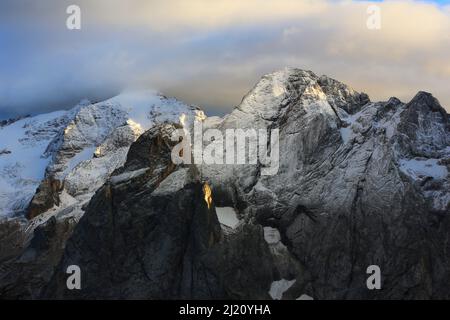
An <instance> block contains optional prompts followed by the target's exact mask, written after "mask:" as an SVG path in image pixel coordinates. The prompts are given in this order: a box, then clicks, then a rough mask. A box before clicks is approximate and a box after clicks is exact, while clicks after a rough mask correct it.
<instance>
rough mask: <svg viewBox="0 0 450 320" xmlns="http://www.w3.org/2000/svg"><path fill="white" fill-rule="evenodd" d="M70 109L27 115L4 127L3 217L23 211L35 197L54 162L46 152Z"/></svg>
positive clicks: (0, 162)
mask: <svg viewBox="0 0 450 320" xmlns="http://www.w3.org/2000/svg"><path fill="white" fill-rule="evenodd" d="M66 113H67V112H66V111H57V112H52V113H47V114H42V115H39V116H35V117H32V118H25V119H22V120H19V121H17V122H14V123H12V124H10V125H7V126H4V127H2V128H0V149H7V150H8V151H10V152H11V153H9V154H2V155H0V217H4V216H8V215H11V214H14V213H15V212H20V211H21V210H23V209H24V208H25V207H26V206H27V205H28V202H29V201H30V200H31V198H32V196H33V194H34V192H35V191H36V188H37V187H38V185H39V183H40V181H41V180H42V178H44V173H45V168H46V167H47V165H48V164H49V162H50V160H51V159H50V158H49V157H44V156H43V154H44V152H45V150H46V148H47V146H48V144H49V142H50V141H51V140H52V139H53V138H54V136H55V135H56V134H57V133H58V130H60V129H61V128H62V127H63V125H64V124H65V121H64V117H65V115H66Z"/></svg>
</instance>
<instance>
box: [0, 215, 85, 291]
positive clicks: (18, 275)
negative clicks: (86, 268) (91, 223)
mask: <svg viewBox="0 0 450 320" xmlns="http://www.w3.org/2000/svg"><path fill="white" fill-rule="evenodd" d="M75 225H76V222H75V221H73V219H58V220H57V219H56V218H54V217H53V218H51V219H49V220H48V221H47V223H46V224H43V225H40V226H38V227H37V228H36V229H35V230H34V232H33V233H31V234H30V233H29V232H28V230H27V229H26V228H25V227H24V225H23V224H21V223H20V222H19V221H17V220H9V221H4V222H2V223H1V224H0V253H1V255H0V298H1V299H38V298H39V297H40V296H41V294H42V290H43V289H44V288H45V286H46V285H47V284H48V282H49V281H50V278H51V276H52V274H53V271H54V268H55V267H56V266H57V265H58V263H59V261H60V260H61V256H62V253H63V250H64V245H65V242H66V241H67V239H68V238H69V237H70V235H71V234H72V231H73V228H74V227H75Z"/></svg>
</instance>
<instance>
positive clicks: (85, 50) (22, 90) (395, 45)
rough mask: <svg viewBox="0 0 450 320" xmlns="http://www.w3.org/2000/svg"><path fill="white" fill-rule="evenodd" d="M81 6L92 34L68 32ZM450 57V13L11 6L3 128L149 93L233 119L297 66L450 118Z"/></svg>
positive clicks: (406, 5)
mask: <svg viewBox="0 0 450 320" xmlns="http://www.w3.org/2000/svg"><path fill="white" fill-rule="evenodd" d="M370 3H376V5H378V6H379V7H380V8H381V29H380V30H369V29H368V28H367V25H366V21H367V18H368V17H369V16H368V14H367V8H368V6H369V5H370ZM71 4H76V5H78V6H79V7H80V8H81V22H82V25H81V26H82V28H81V30H68V29H67V28H66V19H67V17H68V14H66V8H67V7H68V6H69V5H71ZM449 57H450V5H449V1H412V0H411V1H376V2H375V1H373V2H365V1H338V0H329V1H328V0H311V1H309V0H165V1H161V0H159V1H148V0H146V1H144V0H123V1H119V0H96V1H87V0H78V1H75V0H70V1H65V0H58V1H56V0H54V1H50V0H40V1H32V0H28V1H24V0H1V2H0V118H1V117H6V116H13V115H17V114H25V113H32V114H36V113H42V112H47V111H50V110H55V109H62V108H69V107H71V106H73V105H74V104H76V103H77V101H79V100H80V99H82V98H89V99H91V100H99V99H104V98H107V97H110V96H112V95H115V94H117V93H119V92H120V91H121V90H123V89H126V88H140V87H146V88H152V89H156V90H159V91H161V92H163V93H165V94H167V95H171V96H176V97H177V98H179V99H181V100H184V101H186V102H188V103H192V104H197V105H200V106H202V107H203V108H205V109H206V110H207V113H208V114H223V113H225V112H228V111H229V110H230V109H231V108H232V107H234V106H235V105H237V104H239V102H240V101H241V99H242V96H243V95H244V94H245V93H246V92H247V91H248V90H249V89H251V88H252V86H253V85H254V84H255V83H256V82H257V81H258V79H259V78H260V77H261V76H262V75H264V74H266V73H269V72H272V71H274V70H277V69H280V68H283V67H285V66H291V67H298V68H303V69H308V70H312V71H314V72H316V73H317V74H326V75H329V76H331V77H333V78H336V79H338V80H340V81H343V82H345V83H348V84H350V85H351V86H352V87H354V88H355V89H356V90H358V91H364V92H367V93H368V94H369V95H370V97H371V99H372V100H387V99H388V98H389V97H391V96H397V97H399V98H400V99H402V100H404V101H408V100H409V99H411V98H412V96H414V94H415V93H416V92H417V91H419V90H425V91H429V92H431V93H433V94H434V95H435V96H436V97H437V98H438V99H439V100H440V101H441V104H442V105H443V106H444V107H446V109H447V110H450V58H449Z"/></svg>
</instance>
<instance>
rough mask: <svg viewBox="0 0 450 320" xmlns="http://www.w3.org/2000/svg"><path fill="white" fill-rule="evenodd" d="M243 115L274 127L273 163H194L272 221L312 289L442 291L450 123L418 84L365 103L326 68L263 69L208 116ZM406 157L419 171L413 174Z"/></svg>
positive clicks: (237, 202) (321, 292)
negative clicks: (226, 107)
mask: <svg viewBox="0 0 450 320" xmlns="http://www.w3.org/2000/svg"><path fill="white" fill-rule="evenodd" d="M335 95H337V96H335ZM212 127H214V126H212ZM240 127H243V128H260V127H263V128H269V129H271V128H279V130H280V168H279V171H278V173H277V174H276V175H274V176H260V174H259V170H260V168H259V167H257V166H249V165H244V166H217V165H209V166H206V165H203V166H202V167H201V168H200V171H201V174H202V175H203V176H204V177H206V178H208V180H209V181H211V184H212V188H213V192H214V193H217V194H222V195H223V197H224V198H227V199H229V200H228V201H232V203H231V204H230V203H229V205H234V206H236V207H238V208H240V213H241V215H242V216H244V217H246V219H250V220H251V219H254V220H255V221H257V222H258V223H261V224H263V225H270V226H275V227H277V228H279V229H280V230H281V232H282V234H283V239H284V241H285V242H286V244H287V245H288V247H289V249H290V251H291V252H292V253H293V254H294V255H295V257H296V258H297V259H298V260H299V261H300V262H301V263H302V264H303V266H304V267H305V269H306V271H307V272H309V274H310V279H309V280H305V281H304V285H305V286H308V285H311V287H310V290H311V292H309V293H308V294H309V295H311V296H313V297H315V298H374V297H383V298H430V297H448V296H449V294H450V293H449V292H450V291H449V290H448V289H447V288H446V285H445V283H447V280H448V277H449V271H450V270H449V267H447V265H448V261H447V258H446V254H445V252H446V251H447V250H448V248H447V246H446V240H445V239H447V234H448V233H447V231H445V230H446V225H448V212H449V193H450V188H449V187H448V165H447V163H448V158H449V148H448V146H449V138H450V135H449V127H448V115H447V114H446V112H445V110H444V109H443V108H442V107H441V106H440V105H439V103H438V102H437V100H436V99H434V98H432V97H431V96H430V95H429V94H425V93H419V94H418V95H417V96H416V97H415V98H414V99H413V100H412V101H411V102H410V103H409V104H406V105H405V104H403V103H401V102H400V101H398V100H395V99H391V100H390V101H389V102H387V103H369V101H368V99H367V98H366V97H365V95H361V94H359V93H356V92H354V91H352V90H351V89H346V87H345V86H344V85H343V84H340V83H338V82H336V81H335V80H331V79H328V80H327V79H326V78H324V77H321V78H318V77H317V76H315V75H314V74H313V73H311V72H305V71H301V70H296V69H287V70H284V71H282V72H277V73H274V74H271V75H268V76H265V77H264V78H263V79H262V80H261V81H260V82H259V83H258V85H257V86H256V87H255V88H254V89H253V90H252V91H251V92H250V93H249V94H248V95H247V96H246V97H245V98H244V100H243V102H242V104H241V105H240V106H238V107H237V108H236V109H235V110H234V111H233V112H232V113H231V114H230V115H229V116H226V117H225V118H224V120H223V121H222V122H221V123H219V124H218V125H217V128H219V129H221V130H225V129H228V128H240ZM419 155H420V156H421V157H423V159H411V158H410V157H417V156H419ZM411 161H417V162H418V163H419V164H418V166H419V169H420V168H421V167H420V166H421V165H423V167H424V168H425V169H424V170H423V171H425V173H424V174H423V175H419V174H417V175H416V172H415V170H416V169H417V168H416V167H414V166H413V165H411ZM422 161H423V162H422ZM433 161H434V162H433ZM413 164H415V162H413ZM429 164H432V165H434V166H432V167H431V168H429V167H427V165H429ZM411 167H412V168H411ZM409 169H411V170H409ZM419 171H420V170H419ZM422 179H425V180H426V182H427V183H429V184H431V185H432V188H434V189H433V191H430V190H424V189H426V187H425V188H421V187H420V184H421V182H422ZM436 244H439V245H436ZM372 264H377V265H379V266H380V267H381V270H382V271H383V275H384V285H383V290H382V291H379V292H370V291H369V290H367V289H366V287H365V279H366V278H367V277H366V273H365V271H366V268H367V267H368V266H369V265H372ZM297 285H299V284H297Z"/></svg>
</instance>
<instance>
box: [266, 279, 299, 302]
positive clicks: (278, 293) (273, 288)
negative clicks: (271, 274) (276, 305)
mask: <svg viewBox="0 0 450 320" xmlns="http://www.w3.org/2000/svg"><path fill="white" fill-rule="evenodd" d="M294 283H295V279H294V280H285V279H281V280H278V281H274V282H272V284H271V285H270V290H269V295H270V296H271V297H272V299H273V300H281V298H283V294H284V293H285V292H286V291H287V290H288V289H289V288H290V287H292V285H293V284H294Z"/></svg>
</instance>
